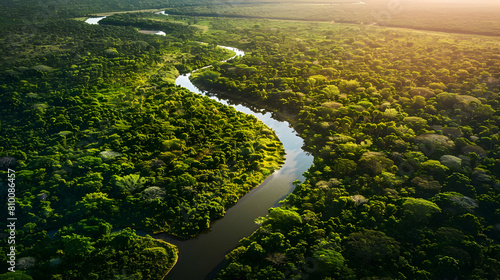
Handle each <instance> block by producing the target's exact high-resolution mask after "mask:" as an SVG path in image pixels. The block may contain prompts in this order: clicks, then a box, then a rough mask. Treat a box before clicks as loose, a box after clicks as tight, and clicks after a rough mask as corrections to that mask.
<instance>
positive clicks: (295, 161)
mask: <svg viewBox="0 0 500 280" xmlns="http://www.w3.org/2000/svg"><path fill="white" fill-rule="evenodd" d="M224 48H227V49H231V50H233V51H235V52H236V56H243V55H244V52H243V51H241V50H238V49H235V48H231V47H224ZM195 71H196V70H195ZM193 72H194V71H193ZM190 75H191V74H185V75H181V76H179V77H178V78H177V79H176V80H175V84H176V85H178V86H181V87H185V88H187V89H189V90H190V91H192V92H194V93H197V94H200V95H206V96H208V97H210V98H211V99H214V100H216V101H218V102H220V103H223V104H225V105H230V106H233V107H234V108H236V110H238V111H240V112H243V113H246V114H250V115H253V116H255V117H256V118H258V119H259V120H260V121H262V122H263V123H265V124H266V125H267V126H269V127H270V128H271V129H273V130H274V131H275V132H276V135H277V136H278V138H279V139H280V140H281V142H282V143H283V146H284V148H285V152H286V159H285V163H284V164H283V166H282V167H281V169H279V170H278V171H275V172H274V173H273V174H272V175H270V176H269V177H268V178H267V179H266V180H265V181H264V182H263V183H262V184H261V185H259V186H258V187H256V188H255V189H253V190H251V191H250V192H249V193H247V194H246V195H245V196H243V197H242V198H241V199H240V200H239V201H238V203H237V204H236V205H234V206H233V207H231V208H229V209H228V210H227V211H226V215H225V216H224V217H223V218H221V219H220V220H217V221H215V222H213V223H212V224H211V227H210V229H208V230H206V231H204V232H202V233H200V234H199V235H198V236H197V237H195V238H192V239H189V240H179V239H177V238H174V237H171V236H169V235H168V234H158V235H156V236H154V237H155V238H158V239H162V240H164V241H166V242H169V243H172V244H174V245H176V246H177V247H178V248H179V259H178V261H177V264H176V265H175V266H174V268H173V269H172V270H171V271H170V273H169V274H168V275H167V277H166V278H165V279H166V280H203V279H213V278H214V277H215V275H216V274H217V272H218V271H219V270H220V269H221V268H222V267H223V265H224V256H225V255H226V254H227V253H229V252H230V251H231V250H232V249H234V248H235V247H236V246H237V245H238V241H239V240H240V239H241V238H243V237H246V236H249V235H250V234H252V232H254V231H255V230H256V229H257V228H258V225H257V224H255V222H254V220H255V219H256V218H258V217H261V216H265V215H266V214H267V213H268V209H269V208H271V207H277V206H279V201H281V200H282V199H284V198H285V197H286V196H287V195H288V194H290V193H291V192H292V191H293V188H294V186H293V184H292V183H293V182H294V181H295V180H301V181H302V180H303V179H304V178H303V176H302V174H303V173H304V172H305V171H307V169H308V168H309V167H310V166H311V164H312V162H313V157H312V155H310V154H309V153H307V152H305V151H303V150H302V146H303V145H304V141H303V140H302V138H300V137H299V136H298V135H297V133H296V132H295V130H294V129H293V128H292V127H291V126H290V124H289V123H288V122H286V121H283V120H280V119H279V118H278V117H277V116H276V115H274V114H272V113H271V112H266V111H264V110H260V109H258V108H255V107H254V106H252V105H250V104H243V103H242V102H240V101H237V100H231V99H227V98H221V97H217V96H215V95H214V94H211V93H208V92H204V91H202V90H200V89H198V88H197V87H196V86H195V85H194V84H193V83H191V81H190V80H189V77H190Z"/></svg>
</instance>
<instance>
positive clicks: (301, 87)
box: [192, 20, 500, 279]
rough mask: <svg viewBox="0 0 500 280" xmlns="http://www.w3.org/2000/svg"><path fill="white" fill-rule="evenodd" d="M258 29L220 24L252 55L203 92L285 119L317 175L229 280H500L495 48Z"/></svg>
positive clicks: (472, 40) (285, 26)
mask: <svg viewBox="0 0 500 280" xmlns="http://www.w3.org/2000/svg"><path fill="white" fill-rule="evenodd" d="M258 23H259V22H258V21H253V22H252V21H249V20H245V21H229V20H226V23H225V24H224V25H222V24H221V25H214V26H216V27H217V28H218V29H223V30H224V32H219V33H218V35H219V36H220V37H221V38H225V40H226V41H224V43H226V42H227V43H226V44H229V45H231V44H232V45H239V46H240V47H241V48H243V49H244V50H247V55H246V56H244V57H243V58H239V59H235V60H233V61H232V62H230V63H227V64H221V65H216V66H215V67H213V68H210V69H207V70H203V71H200V72H198V73H195V75H193V76H192V78H193V81H195V82H196V83H197V84H199V85H203V86H204V87H207V88H211V89H216V90H218V91H219V92H221V93H222V94H226V95H229V93H231V96H234V97H236V98H242V99H245V100H247V101H248V102H251V103H254V104H258V105H259V106H263V107H266V108H268V109H271V110H274V111H276V112H279V113H281V114H282V115H283V116H286V117H287V118H288V119H289V120H290V121H291V122H292V123H293V125H294V127H295V128H296V129H297V130H298V131H299V132H300V135H301V136H302V137H303V138H304V139H305V142H306V148H307V149H308V150H310V151H311V152H312V153H313V154H314V155H315V162H314V165H313V166H312V167H311V169H310V170H309V171H308V172H307V173H306V177H307V180H306V181H305V182H304V183H303V184H300V185H298V186H297V187H296V189H295V191H294V192H293V194H291V195H290V196H289V197H288V198H287V200H286V203H285V205H284V206H283V207H282V208H278V209H274V210H272V211H271V212H270V214H269V216H268V217H267V218H265V219H264V220H261V221H260V222H261V223H262V227H261V228H260V229H259V230H258V231H257V232H256V233H254V234H253V235H252V236H251V237H250V238H245V239H243V240H242V242H241V244H240V247H238V248H237V249H235V251H233V252H232V253H230V254H229V255H228V260H229V261H230V264H229V265H228V266H227V267H226V268H225V269H224V270H223V271H222V273H221V274H220V276H219V277H220V279H305V278H306V277H312V279H455V278H458V279H496V278H497V277H498V274H499V272H500V266H499V264H500V262H499V261H500V255H499V253H500V251H499V248H500V245H499V242H500V239H499V234H500V230H499V228H498V221H499V218H500V216H499V211H498V209H499V208H500V204H499V203H498V201H499V198H500V188H499V187H500V182H499V178H500V173H499V170H500V169H499V167H500V165H499V164H500V158H499V155H498V152H499V151H500V150H499V148H498V147H499V145H498V144H500V142H499V140H498V139H499V134H498V133H499V126H500V115H499V111H498V106H499V101H500V96H499V93H500V88H499V85H500V82H499V78H500V72H499V68H498V66H499V64H498V63H499V61H500V60H499V57H498V55H497V52H498V51H499V50H500V48H499V47H498V39H496V38H492V39H489V38H484V37H469V36H460V35H456V36H455V35H447V36H442V35H432V34H421V33H416V32H408V31H396V30H389V29H387V30H384V29H381V30H380V29H375V30H370V29H366V30H365V29H363V28H357V27H346V26H341V25H333V26H332V25H326V24H325V25H322V24H293V23H273V22H270V21H262V23H261V24H258ZM224 26H227V28H224ZM235 26H240V28H234V27H235ZM264 26H265V27H264ZM311 30H314V32H312V31H311ZM372 31H378V32H372ZM278 236H279V240H274V239H273V238H278ZM270 240H273V241H272V242H271V241H270ZM263 259H264V261H262V260H263ZM374 277H375V278H374Z"/></svg>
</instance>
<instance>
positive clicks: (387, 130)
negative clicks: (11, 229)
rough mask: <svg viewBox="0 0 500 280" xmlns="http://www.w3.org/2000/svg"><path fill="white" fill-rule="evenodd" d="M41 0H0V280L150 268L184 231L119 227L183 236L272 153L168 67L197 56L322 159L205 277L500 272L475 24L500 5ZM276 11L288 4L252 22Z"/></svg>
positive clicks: (496, 186) (275, 149) (492, 59)
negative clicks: (169, 238) (10, 205)
mask: <svg viewBox="0 0 500 280" xmlns="http://www.w3.org/2000/svg"><path fill="white" fill-rule="evenodd" d="M33 2H36V3H33V5H31V6H30V7H28V8H22V7H20V6H19V5H18V4H17V2H16V1H6V3H7V4H9V5H6V6H5V7H10V8H11V11H12V13H10V14H9V18H11V19H14V20H12V21H5V22H3V23H4V27H5V28H3V29H1V30H0V48H1V50H2V53H3V54H2V56H1V58H0V72H1V73H2V75H1V76H0V99H1V103H0V129H1V131H0V166H1V169H0V175H1V176H2V181H1V183H0V184H2V188H0V193H1V195H2V197H7V188H6V186H7V185H8V182H7V181H4V179H3V178H7V170H8V168H12V169H15V170H16V173H15V175H16V177H15V178H16V197H17V207H16V216H17V218H18V222H17V225H16V226H17V228H16V236H17V238H18V239H17V240H16V242H17V243H16V250H17V252H18V255H17V267H16V268H17V269H16V271H17V272H16V273H7V274H3V275H0V279H11V278H9V277H14V276H15V277H18V278H19V279H123V278H126V279H162V278H163V277H164V275H165V274H167V273H168V271H169V270H170V269H171V268H172V266H173V265H174V264H175V262H176V259H177V254H178V250H177V248H175V246H173V245H170V244H168V243H165V242H162V241H158V240H155V239H153V238H151V237H149V236H147V235H146V236H139V235H138V234H137V233H136V232H135V230H132V229H143V230H146V231H147V232H167V233H170V234H172V235H175V236H179V237H183V238H190V237H193V236H196V235H197V234H198V233H200V232H201V231H203V230H205V229H207V228H209V227H210V223H211V221H214V220H215V219H218V218H221V217H223V215H224V214H225V211H226V209H227V208H228V207H230V206H232V205H234V204H235V203H236V202H237V201H238V199H239V198H240V197H241V196H243V195H244V194H245V193H247V192H248V191H249V190H250V189H252V188H253V187H255V186H257V185H258V184H259V183H260V182H262V181H263V180H264V179H265V178H266V177H267V176H268V175H269V174H271V173H272V172H273V171H274V170H277V169H279V167H280V165H281V163H282V162H283V157H284V151H283V148H282V145H281V143H280V142H279V140H278V139H277V137H276V135H275V134H274V132H273V131H272V130H270V129H269V128H267V127H266V126H265V125H263V124H262V123H261V122H259V121H257V120H256V119H255V118H254V117H252V116H248V115H244V114H241V113H238V112H237V111H236V110H235V109H233V108H231V107H228V106H224V105H221V104H219V103H217V102H214V101H212V100H210V99H209V98H206V97H201V96H198V95H196V94H193V93H190V92H189V91H187V90H185V89H182V88H180V87H177V86H175V85H174V83H173V81H174V79H175V78H176V77H177V76H178V75H179V74H180V73H186V72H189V71H191V70H193V69H197V68H200V67H202V66H204V65H209V64H213V67H211V68H207V69H204V70H201V71H198V72H195V73H194V74H193V75H192V76H191V78H192V81H193V82H194V83H196V84H197V85H198V86H200V87H202V88H205V89H210V90H211V91H213V92H217V94H220V95H223V96H229V97H230V98H231V99H240V100H244V101H246V102H248V103H250V104H253V105H255V106H257V107H261V108H265V109H267V110H270V111H273V112H275V113H276V114H278V115H280V116H281V117H283V118H285V119H286V120H288V121H289V122H290V123H291V124H292V125H293V127H294V128H295V129H296V130H297V131H298V132H299V134H300V136H301V137H302V138H303V139H304V140H305V147H304V149H305V150H307V151H309V152H311V153H312V154H313V155H314V158H315V160H314V165H313V166H312V167H311V168H310V169H309V171H308V172H306V173H305V174H304V175H305V177H306V179H305V181H304V182H298V181H297V182H296V183H295V186H296V187H295V190H294V191H293V193H292V194H290V195H289V196H288V197H287V198H286V199H285V200H284V201H283V203H282V205H281V207H278V208H273V209H270V210H269V214H268V215H267V216H266V217H262V218H259V219H258V220H256V222H257V223H258V224H260V228H259V229H258V230H257V231H255V232H254V233H253V234H252V235H251V236H249V237H245V238H243V239H242V240H241V241H240V244H239V245H238V247H237V248H235V249H234V250H233V251H232V252H230V253H229V254H227V256H226V259H227V265H226V266H225V267H224V268H223V269H222V271H221V272H220V273H219V275H218V276H217V279H221V280H222V279H259V280H260V279H324V280H330V279H352V280H354V279H492V280H494V279H498V275H500V180H499V179H500V173H499V172H500V148H499V144H500V140H499V126H500V109H499V104H500V103H499V102H500V96H499V94H500V55H499V54H500V39H498V37H494V36H491V37H485V36H479V35H470V34H485V35H498V34H499V33H498V29H497V27H498V26H500V23H499V22H498V20H497V19H495V17H493V16H491V15H492V14H495V11H497V10H495V8H496V6H495V4H494V3H491V4H492V5H493V6H490V9H489V10H488V11H486V10H487V8H485V7H488V6H486V4H487V3H490V2H488V1H482V3H483V4H484V6H483V4H481V5H478V6H474V8H471V9H470V10H469V12H470V13H468V14H467V13H465V10H464V9H466V8H467V4H464V3H463V4H460V5H456V6H454V7H453V8H450V10H449V11H448V12H446V11H443V9H431V8H424V6H423V5H420V6H419V5H418V3H417V2H414V3H413V2H410V1H406V2H407V3H406V2H405V3H406V4H408V5H414V6H412V7H419V8H418V9H407V8H408V7H409V6H405V9H401V10H398V9H396V8H395V7H394V6H390V5H388V3H389V2H390V1H389V2H387V1H379V0H376V1H365V2H366V3H365V4H363V5H353V2H357V1H337V2H339V3H337V4H339V5H332V7H330V6H327V7H325V5H317V6H318V7H319V8H318V7H312V6H307V5H306V6H307V7H305V6H304V5H305V4H304V3H302V2H301V1H289V2H290V3H291V4H290V5H288V6H283V5H281V6H279V7H281V8H282V9H276V7H277V5H278V4H276V3H273V2H272V1H271V2H269V3H254V2H251V1H247V2H242V3H233V2H220V3H219V2H217V3H216V4H218V5H216V6H213V5H212V6H206V5H205V4H206V2H209V1H205V2H203V1H199V2H187V3H177V2H174V1H172V2H170V4H169V5H166V6H169V7H172V8H171V9H170V10H169V12H174V13H176V14H180V15H177V16H168V17H165V16H161V15H155V14H153V13H131V14H118V15H114V16H110V17H107V18H106V19H105V20H103V22H102V23H103V24H102V25H100V26H92V25H88V24H86V23H83V22H80V21H78V20H75V19H67V18H66V17H68V16H71V17H73V16H74V17H77V16H84V15H85V14H88V13H96V12H104V11H110V10H113V9H115V10H126V9H143V8H144V9H156V8H161V7H163V6H162V5H164V3H156V1H142V2H139V4H138V2H135V1H133V3H132V1H127V0H120V1H118V0H117V1H116V3H114V2H109V1H107V2H106V3H104V1H95V3H94V1H90V0H87V1H80V2H79V3H78V4H75V5H74V7H72V6H71V5H69V4H68V3H69V1H68V3H65V4H62V2H61V3H59V2H54V3H52V4H50V3H48V4H47V5H45V6H44V7H45V8H44V9H45V11H48V10H50V9H53V10H54V11H57V12H55V13H49V14H50V15H47V16H44V17H42V18H37V17H31V19H32V20H31V21H29V22H28V23H29V24H28V25H21V24H22V23H24V24H26V23H27V22H26V21H23V20H22V19H23V17H22V16H21V15H22V14H23V13H29V12H30V11H33V10H32V9H37V7H38V8H40V7H39V6H37V5H40V3H41V2H38V1H33ZM158 2H159V1H158ZM255 2H256V1H255ZM391 3H392V2H391ZM212 4H213V3H212ZM220 4H224V5H220ZM316 4H324V3H323V2H322V1H318V3H316ZM372 4H373V5H379V6H376V7H379V8H380V9H378V8H377V9H375V10H376V11H382V12H383V11H388V12H389V13H390V17H389V18H387V17H385V19H389V20H387V21H386V22H385V23H384V25H390V26H391V25H392V26H406V27H411V28H416V29H432V30H440V31H450V32H455V33H467V34H447V33H433V32H427V31H425V32H422V31H411V30H407V29H398V28H386V27H380V26H379V25H382V24H380V22H375V23H373V22H372V21H370V19H373V18H374V14H373V13H371V12H372V11H373V7H374V6H370V5H372ZM406 4H405V5H406ZM51 5H52V6H51ZM113 5H116V8H113ZM182 5H190V7H189V9H185V8H182V7H178V6H182ZM262 5H264V6H262ZM273 5H275V6H273ZM435 5H438V4H435ZM439 5H441V4H439ZM443 5H444V4H443ZM464 5H465V6H464ZM63 7H64V8H63ZM218 7H221V8H218ZM321 7H323V8H324V9H321ZM354 7H356V9H355V8H354ZM367 7H368V8H367ZM442 7H444V6H442ZM464 7H465V8H464ZM491 7H494V8H491ZM330 8H331V9H330ZM332 9H333V10H335V11H337V12H338V11H340V10H342V11H343V12H339V13H332V11H333V10H332ZM339 9H340V10H339ZM426 9H427V10H426ZM42 11H44V10H43V9H42ZM242 11H244V13H242ZM297 11H303V13H297ZM2 13H3V14H5V13H6V12H5V11H2ZM186 14H192V15H211V16H213V15H223V16H233V17H234V16H236V17H246V18H244V19H234V18H229V17H215V18H212V17H193V16H188V15H186ZM285 14H286V15H287V17H286V18H287V19H300V21H281V20H261V19H251V17H257V16H260V17H269V18H281V19H283V18H285V17H284V15H285ZM423 14H424V15H425V16H421V15H423ZM327 15H328V17H324V18H323V16H327ZM333 15H334V17H339V18H329V16H333ZM367 15H369V18H368V20H365V19H366V16H367ZM445 16H448V17H449V19H450V20H448V21H443V20H442V18H443V17H445ZM478 16H482V17H483V19H484V20H481V21H478V20H477V18H478ZM342 17H346V20H345V21H349V22H353V23H359V24H357V25H354V24H352V25H351V24H339V23H332V22H330V21H332V20H334V21H344V20H343V19H342ZM460 17H463V18H460ZM310 19H317V20H320V21H328V22H327V23H321V22H301V21H304V20H310ZM489 21H491V22H490V23H488V22H489ZM464 22H465V24H464ZM467 22H473V23H474V24H467ZM486 23H487V24H486ZM23 26H24V27H23ZM139 28H143V29H153V30H163V31H165V32H166V33H167V34H166V36H152V35H146V34H141V33H139V32H137V30H138V29H139ZM468 34H469V35H468ZM199 42H206V43H207V44H201V43H199ZM218 44H221V45H229V46H234V47H238V48H240V49H242V50H244V51H245V52H246V55H245V56H244V57H241V58H240V57H237V58H234V59H232V60H231V61H229V62H228V63H218V62H217V61H221V60H223V59H226V58H229V57H231V55H232V54H231V53H230V52H229V51H227V50H224V49H222V48H218V47H217V45H218ZM6 209H7V207H6V206H5V209H4V210H2V211H4V213H6V212H7V210H6ZM2 216H3V214H2ZM0 226H3V227H4V226H5V219H4V220H2V221H0ZM130 228H132V229H130ZM6 236H8V231H5V232H4V233H2V240H1V241H0V242H1V244H2V246H0V254H1V256H2V257H1V260H2V265H1V266H0V267H1V268H2V273H3V272H4V271H7V266H8V263H7V253H8V249H7V248H8V246H7V245H6V238H5V237H6Z"/></svg>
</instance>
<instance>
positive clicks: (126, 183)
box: [115, 174, 146, 193]
mask: <svg viewBox="0 0 500 280" xmlns="http://www.w3.org/2000/svg"><path fill="white" fill-rule="evenodd" d="M115 182H116V183H115V184H116V186H118V187H119V188H120V190H121V191H122V192H125V193H133V192H134V191H136V190H139V189H141V188H142V187H143V186H144V184H145V183H146V179H145V178H142V177H141V176H140V175H139V174H130V175H125V176H124V177H117V178H116V181H115Z"/></svg>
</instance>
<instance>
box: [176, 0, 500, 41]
mask: <svg viewBox="0 0 500 280" xmlns="http://www.w3.org/2000/svg"><path fill="white" fill-rule="evenodd" d="M167 11H168V12H169V13H172V14H182V15H198V16H200V15H203V16H217V17H221V16H224V17H246V18H272V19H288V20H306V21H307V20H310V21H326V22H342V23H357V24H364V25H379V26H393V27H408V28H416V29H423V30H434V31H443V32H454V33H471V34H484V35H496V36H498V35H500V19H499V18H498V12H499V11H500V4H499V3H498V1H494V0H476V1H472V0H470V1H454V2H449V1H431V0H427V1H426V0H422V1H418V0H417V1H405V0H366V1H357V0H337V1H327V0H323V1H322V0H319V1H312V2H311V1H300V0H299V1H293V0H290V1H287V3H286V4H284V3H283V1H272V0H271V1H265V2H264V1H243V2H241V3H233V4H229V5H224V6H223V7H219V6H216V5H211V4H205V5H203V4H201V3H200V5H196V6H194V7H183V6H174V7H169V8H168V9H167Z"/></svg>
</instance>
